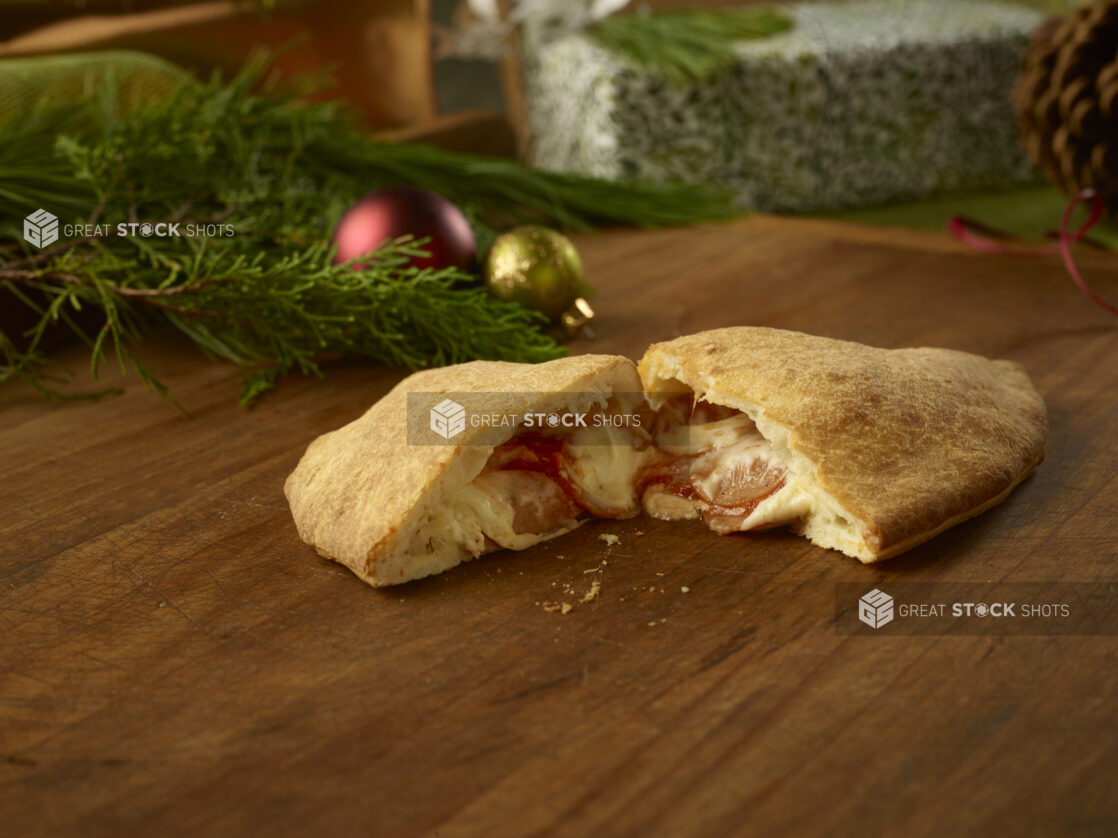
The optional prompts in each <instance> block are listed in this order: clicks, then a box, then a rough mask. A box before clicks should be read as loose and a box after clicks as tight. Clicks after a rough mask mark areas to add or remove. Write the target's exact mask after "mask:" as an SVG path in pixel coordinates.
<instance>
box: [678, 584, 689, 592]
mask: <svg viewBox="0 0 1118 838" xmlns="http://www.w3.org/2000/svg"><path fill="white" fill-rule="evenodd" d="M679 592H680V593H683V594H689V593H691V589H690V588H688V587H687V586H686V585H684V586H683V587H681V588H680V589H679Z"/></svg>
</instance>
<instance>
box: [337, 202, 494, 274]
mask: <svg viewBox="0 0 1118 838" xmlns="http://www.w3.org/2000/svg"><path fill="white" fill-rule="evenodd" d="M407 235H411V236H414V237H415V238H417V239H430V241H428V242H426V243H425V244H424V245H422V248H423V250H426V251H427V252H428V253H430V254H431V255H430V256H429V257H427V258H422V257H418V256H417V257H413V258H412V265H414V266H415V267H417V268H460V269H462V270H468V269H469V268H470V267H471V265H473V262H474V257H475V256H476V255H477V244H476V242H475V241H474V233H473V230H471V229H470V224H469V222H467V221H466V216H464V215H463V214H462V211H461V210H460V209H458V207H456V206H454V204H452V203H451V202H450V201H448V200H447V199H446V198H444V197H443V196H442V195H439V194H437V193H435V192H431V191H429V190H427V189H416V188H414V187H410V186H396V187H392V188H389V189H379V190H377V191H376V192H370V193H369V194H368V195H366V196H365V197H364V198H362V199H361V200H360V201H358V202H357V203H356V204H354V205H353V206H352V207H350V208H349V209H348V210H346V212H345V214H344V215H343V216H342V218H341V220H340V221H339V222H338V227H337V229H336V230H335V231H334V244H336V245H337V247H338V255H337V256H336V257H335V259H334V261H335V263H340V262H347V261H349V260H350V259H353V258H355V257H357V256H361V255H363V254H366V253H368V252H369V251H371V250H375V249H376V248H377V247H379V246H380V245H382V244H384V242H386V241H388V240H390V239H396V238H399V237H400V236H407ZM355 265H356V266H357V267H364V265H362V264H361V263H360V262H358V263H355Z"/></svg>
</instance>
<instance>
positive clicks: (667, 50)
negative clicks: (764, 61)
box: [588, 9, 792, 84]
mask: <svg viewBox="0 0 1118 838" xmlns="http://www.w3.org/2000/svg"><path fill="white" fill-rule="evenodd" d="M791 26H792V21H791V20H790V19H789V18H788V16H787V15H784V14H781V13H780V12H777V11H773V10H771V9H722V10H718V9H682V10H679V11H674V12H660V13H658V14H633V15H616V16H611V17H607V18H604V19H602V20H600V21H598V22H597V23H595V24H594V25H593V26H591V27H590V29H589V30H588V31H589V35H590V37H591V38H593V39H594V40H595V41H597V42H598V43H599V44H601V45H602V46H604V47H606V48H607V49H609V50H612V51H614V52H616V53H618V54H620V55H624V56H625V57H627V58H628V59H629V60H631V61H633V62H635V63H636V64H638V65H639V66H641V67H642V68H643V69H645V70H646V71H648V72H651V73H656V74H659V75H661V76H663V77H665V78H667V79H669V80H671V81H672V82H675V83H677V84H692V83H699V84H701V83H702V82H704V81H707V80H708V79H710V78H711V77H712V76H715V75H717V74H718V73H719V72H722V71H723V70H725V69H726V68H727V67H728V66H730V65H731V64H732V63H733V61H734V58H735V45H736V44H738V43H739V42H741V41H747V40H751V39H754V38H767V37H770V36H772V35H776V34H779V33H780V32H783V31H785V30H787V29H789V28H790V27H791Z"/></svg>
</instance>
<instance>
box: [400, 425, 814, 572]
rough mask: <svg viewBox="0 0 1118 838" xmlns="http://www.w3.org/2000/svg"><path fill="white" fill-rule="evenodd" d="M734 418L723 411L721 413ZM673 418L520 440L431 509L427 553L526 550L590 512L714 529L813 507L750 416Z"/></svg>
mask: <svg viewBox="0 0 1118 838" xmlns="http://www.w3.org/2000/svg"><path fill="white" fill-rule="evenodd" d="M727 412H729V411H726V410H723V411H721V413H722V414H725V413H727ZM694 418H698V419H699V420H700V421H697V422H694V423H691V424H689V423H687V417H684V418H683V420H682V422H680V421H675V422H671V423H668V425H667V426H666V427H664V428H661V430H660V431H659V432H658V433H657V435H656V439H655V443H654V444H653V442H652V441H650V439H649V438H648V435H647V434H644V433H643V432H640V431H637V430H633V429H631V428H627V427H614V426H611V425H603V426H591V427H588V428H579V429H577V430H575V431H573V432H571V433H569V434H566V435H564V436H562V437H559V436H554V435H553V436H525V437H517V438H514V439H513V440H510V442H509V443H506V444H505V445H504V446H500V447H499V448H498V449H496V450H495V451H494V453H493V455H492V456H491V457H490V460H489V463H488V464H487V465H486V467H485V469H484V470H483V471H482V472H481V474H479V475H478V476H477V477H476V478H475V479H474V480H473V481H472V482H470V483H469V484H467V485H466V486H464V487H462V488H461V489H459V490H458V491H457V492H456V493H454V495H453V496H452V497H451V498H449V499H448V501H447V502H446V503H444V504H442V505H441V506H440V507H439V508H438V509H437V510H435V511H434V512H433V513H432V514H431V516H430V518H429V520H428V522H427V525H426V526H425V527H424V528H423V531H422V532H421V533H420V540H421V541H422V542H424V543H425V546H426V551H427V552H428V553H433V552H442V551H444V550H450V549H461V550H464V551H465V552H467V553H469V554H471V555H473V556H480V555H482V554H483V553H486V552H490V551H492V550H497V549H501V548H506V549H513V550H520V549H524V548H525V547H529V546H531V545H533V544H536V543H538V542H540V541H543V540H546V539H549V538H554V537H555V536H558V535H561V534H563V533H565V532H569V531H571V530H572V529H574V528H576V527H577V526H578V525H579V524H580V523H581V522H582V520H585V517H586V516H587V515H593V516H595V517H602V518H627V517H630V516H632V515H636V514H637V513H638V512H640V510H641V508H642V506H643V508H644V510H645V511H646V512H647V513H648V514H650V515H652V516H653V517H656V518H662V519H667V520H676V519H683V518H695V517H702V518H703V520H704V521H705V522H706V523H707V525H708V526H710V528H711V529H713V530H714V531H716V532H719V533H728V532H737V531H743V530H751V529H762V528H767V527H775V526H781V525H783V524H789V523H793V522H795V521H798V520H800V519H802V518H804V517H805V516H806V515H807V514H808V513H809V511H810V510H811V505H812V501H811V498H810V496H809V495H808V493H807V492H806V491H805V490H804V488H803V487H802V485H801V481H799V480H798V479H796V478H794V477H793V476H792V475H791V474H790V473H789V471H788V469H787V467H786V466H785V464H784V463H783V462H782V461H781V460H780V458H779V456H778V455H777V454H776V452H775V451H774V450H773V448H772V446H771V445H770V444H769V442H768V440H766V439H765V438H764V437H763V436H762V435H761V434H760V433H759V432H758V431H757V428H756V426H755V425H754V424H753V422H752V421H751V420H750V419H749V417H748V416H746V415H744V414H741V413H733V414H732V415H729V416H726V417H725V418H719V419H715V420H714V421H702V420H704V419H706V418H709V417H708V416H706V415H704V414H702V413H700V414H699V415H697V416H695V417H694Z"/></svg>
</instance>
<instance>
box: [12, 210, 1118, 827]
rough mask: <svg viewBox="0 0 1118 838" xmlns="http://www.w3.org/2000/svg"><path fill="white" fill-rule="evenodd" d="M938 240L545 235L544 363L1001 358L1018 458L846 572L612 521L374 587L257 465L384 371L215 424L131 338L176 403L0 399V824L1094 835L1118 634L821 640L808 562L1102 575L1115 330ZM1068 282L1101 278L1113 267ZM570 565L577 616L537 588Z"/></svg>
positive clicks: (714, 231)
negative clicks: (560, 318)
mask: <svg viewBox="0 0 1118 838" xmlns="http://www.w3.org/2000/svg"><path fill="white" fill-rule="evenodd" d="M943 241H944V240H943V239H942V238H941V237H935V236H920V235H915V236H904V235H896V236H895V235H894V234H892V233H889V234H885V235H879V236H878V237H877V238H876V239H875V238H873V237H872V236H870V237H867V236H866V235H851V234H850V228H848V227H845V226H843V225H827V224H819V223H814V222H807V223H799V222H791V221H785V222H782V221H773V220H771V219H764V218H756V219H752V220H749V221H745V222H738V223H733V224H729V225H725V226H719V227H709V228H700V229H691V230H672V231H661V232H618V233H608V234H598V235H592V236H584V237H582V238H581V239H580V240H579V246H580V249H581V251H582V253H583V255H584V258H585V262H586V264H587V266H588V271H589V274H590V279H591V280H592V281H593V282H594V283H595V284H596V285H597V286H598V288H599V294H598V295H597V296H596V298H595V307H596V308H597V310H598V313H599V316H598V318H597V319H596V320H595V323H594V332H595V335H594V336H593V337H583V338H581V339H579V340H578V341H577V342H576V343H575V345H574V349H575V350H576V351H602V352H622V353H626V354H629V355H630V356H633V357H638V356H639V355H640V353H641V352H642V351H643V349H644V347H645V346H646V345H647V344H648V343H649V342H651V341H653V340H657V339H662V338H668V337H671V336H673V335H678V334H682V333H686V332H691V331H695V330H698V329H703V328H708V327H714V326H722V325H729V324H740V323H753V324H761V325H771V326H780V327H786V328H793V329H802V330H807V331H812V332H816V333H819V334H824V335H830V336H834V337H839V338H851V339H858V340H862V341H865V342H868V343H874V344H879V345H883V346H901V345H917V344H932V345H944V346H953V347H957V348H961V349H966V350H972V351H977V352H982V353H985V354H989V355H993V356H997V357H1004V358H1012V359H1015V360H1017V361H1020V362H1021V363H1023V364H1024V365H1025V367H1026V368H1027V369H1028V371H1029V373H1030V375H1031V376H1032V377H1033V380H1034V382H1035V383H1036V385H1037V387H1038V389H1039V390H1040V391H1041V392H1042V394H1043V395H1044V396H1045V398H1046V399H1047V401H1048V405H1049V409H1050V415H1051V422H1052V432H1051V440H1050V446H1049V454H1048V459H1047V461H1046V462H1045V463H1044V465H1043V466H1042V467H1041V468H1040V470H1039V471H1038V472H1037V474H1036V475H1035V476H1034V477H1033V478H1031V479H1030V480H1029V481H1027V482H1026V484H1025V485H1023V486H1022V487H1021V488H1020V489H1019V490H1018V491H1017V492H1015V493H1014V495H1013V496H1012V497H1011V498H1010V499H1009V500H1008V501H1007V502H1006V503H1005V504H1003V505H1002V506H1000V507H998V508H996V509H994V510H992V511H991V512H989V513H988V514H986V515H983V516H982V517H980V518H979V519H976V520H973V521H971V522H968V523H966V524H963V525H961V526H959V527H957V528H955V529H954V530H951V531H949V532H948V533H946V534H945V535H943V536H941V537H939V538H936V539H934V540H933V541H931V542H929V543H928V544H925V545H923V546H921V547H919V548H918V549H916V550H913V551H912V552H910V553H908V554H906V555H905V556H903V557H901V558H898V559H895V560H892V561H890V562H888V563H886V564H884V565H882V566H878V567H864V566H861V565H859V564H858V563H857V562H855V561H853V560H849V559H846V558H843V557H842V556H840V555H838V554H836V553H831V552H825V551H822V550H819V549H816V548H814V547H812V546H811V545H810V544H808V543H807V542H805V541H803V540H801V539H798V538H796V537H793V536H791V535H789V534H786V533H781V532H768V533H763V534H757V535H752V536H748V535H747V536H741V537H737V536H734V537H718V536H714V535H712V534H710V533H708V532H706V531H705V530H704V529H703V527H702V526H700V525H696V524H687V523H684V524H671V525H669V524H664V523H661V522H656V521H652V520H649V519H636V520H633V521H626V522H601V523H592V524H589V525H587V526H585V527H583V528H582V529H580V530H579V531H577V532H576V533H574V534H572V535H570V536H569V537H567V538H565V539H563V540H560V541H555V542H550V543H548V544H545V545H542V546H540V547H539V548H536V549H532V550H529V551H525V552H523V553H508V552H505V553H500V554H496V555H493V556H490V557H487V558H485V559H483V560H480V561H477V562H475V563H472V564H470V565H467V566H463V567H461V568H458V569H456V570H454V571H451V572H449V573H446V574H444V575H442V576H439V577H437V578H434V579H429V580H424V581H421V582H418V583H413V584H410V585H407V586H403V587H401V588H397V589H389V590H384V591H377V590H373V589H371V588H369V587H367V586H365V585H364V584H362V583H361V582H359V581H358V580H357V579H356V578H355V577H354V576H352V575H351V574H350V573H349V572H348V571H346V570H344V569H343V568H341V567H340V566H336V565H333V564H332V563H330V562H327V561H325V560H324V559H321V558H319V557H318V556H317V555H315V553H314V552H313V551H312V550H310V549H309V548H307V547H306V546H304V545H303V544H301V543H300V541H299V539H298V537H297V535H296V533H295V528H294V526H293V525H292V523H291V520H290V517H289V514H288V511H287V508H286V504H285V502H284V499H283V495H282V483H283V480H284V478H285V477H286V475H287V473H288V472H289V471H290V470H291V468H292V467H293V466H294V464H295V462H296V461H297V459H298V458H299V456H300V455H301V453H302V450H303V448H304V447H305V446H306V444H307V443H308V442H309V441H310V440H311V439H313V438H314V437H315V436H316V435H318V434H320V433H322V432H324V431H326V430H329V429H332V428H334V427H336V426H338V425H340V424H342V423H343V422H345V421H348V420H349V419H351V418H353V417H355V416H357V415H358V414H360V413H361V412H362V411H363V410H364V409H365V408H366V407H367V406H368V405H369V404H370V403H371V402H373V401H374V400H375V399H376V398H377V397H378V396H380V395H381V394H382V393H384V392H385V391H386V390H387V388H388V387H390V386H391V385H392V384H393V383H394V382H395V381H396V380H397V379H398V377H399V375H400V374H401V372H400V371H398V370H387V369H381V368H376V367H374V366H371V365H366V364H357V363H339V364H334V365H333V366H331V367H330V369H329V370H328V375H327V377H326V379H325V380H324V381H319V380H316V379H311V378H307V379H302V378H296V379H292V380H289V381H286V382H284V383H283V384H282V386H281V387H280V388H279V390H278V391H277V392H275V393H274V394H272V395H269V396H268V397H266V398H265V399H263V400H262V401H261V402H260V403H259V405H258V406H257V407H255V408H254V409H252V410H249V411H245V410H242V409H241V408H239V407H238V406H237V404H236V395H237V391H238V373H237V371H236V370H234V369H231V368H229V367H227V366H222V365H214V364H210V363H208V362H206V361H204V360H202V359H201V358H199V356H198V355H197V354H196V353H195V352H194V351H193V350H192V349H190V348H189V347H187V346H185V345H183V344H182V343H180V342H178V341H176V340H175V339H173V338H165V339H159V340H157V341H155V342H154V343H153V345H152V350H151V356H152V357H151V362H152V363H154V364H155V366H156V367H157V369H158V370H159V371H160V372H161V373H162V374H163V376H164V378H165V380H166V381H167V383H169V384H170V385H171V388H172V390H173V392H174V393H175V395H176V396H177V397H178V398H179V399H180V400H181V401H182V403H183V404H184V405H185V406H186V407H187V408H188V409H189V410H190V411H191V412H192V414H193V417H192V418H190V419H187V418H184V417H183V416H181V415H180V414H178V413H177V412H176V411H175V410H174V409H173V408H171V407H169V406H168V405H166V404H164V403H163V402H161V401H160V400H159V399H158V398H156V397H154V396H151V395H149V394H147V393H145V392H144V391H143V390H142V388H141V387H140V386H138V385H136V384H135V383H134V382H133V381H128V384H127V386H128V390H127V392H126V394H125V395H123V396H121V397H119V398H115V399H108V400H105V401H103V402H100V403H97V404H80V403H79V404H67V405H62V406H48V405H44V404H41V403H40V402H38V401H37V400H36V398H35V397H34V396H33V395H31V394H30V393H28V392H26V391H24V390H23V389H21V388H19V387H16V386H9V387H8V388H6V389H3V390H0V403H2V405H3V407H4V410H3V412H0V453H2V458H0V509H2V510H3V513H4V514H3V515H2V516H0V545H2V546H0V575H2V576H3V584H2V585H0V632H2V634H0V637H2V638H3V651H2V652H0V655H2V657H0V811H2V813H3V815H2V817H3V824H4V825H3V832H4V833H5V834H8V835H21V836H22V835H35V834H69V835H81V836H100V835H155V834H163V835H171V836H174V835H188V834H207V835H237V834H271V835H299V836H304V835H308V834H313V835H317V834H343V835H377V836H380V835H385V836H406V835H439V836H454V835H487V836H490V835H540V834H549V835H564V836H565V835H570V836H588V835H594V836H601V835H641V836H644V835H650V836H678V835H702V836H707V835H710V836H719V835H764V836H778V835H814V834H835V835H840V834H857V835H859V836H865V835H880V834H895V835H906V836H908V835H928V836H940V835H950V834H990V835H1004V834H1015V833H1016V834H1028V835H1057V834H1062V835H1073V834H1074V835H1113V834H1116V831H1118V802H1116V800H1115V788H1116V787H1118V738H1116V733H1118V715H1116V714H1115V712H1114V696H1115V695H1118V666H1116V664H1118V640H1116V639H1115V638H1114V637H960V636H948V637H873V636H869V637H863V636H853V637H849V636H838V635H837V634H836V633H835V630H834V627H833V624H832V620H833V616H834V583H835V582H840V581H854V582H863V583H865V584H867V586H868V585H877V584H881V583H888V582H890V581H898V580H941V579H943V580H954V581H965V580H986V581H998V580H1029V581H1036V580H1065V581H1068V580H1077V581H1083V582H1100V583H1101V582H1113V581H1115V580H1118V544H1116V539H1115V535H1116V532H1115V522H1116V521H1118V477H1116V475H1118V446H1116V445H1115V443H1114V439H1115V437H1114V433H1115V430H1116V429H1118V365H1116V364H1115V360H1116V358H1118V327H1116V324H1115V321H1114V319H1113V318H1111V317H1110V316H1108V315H1107V314H1106V313H1105V312H1103V311H1101V310H1099V309H1097V308H1096V307H1094V306H1092V305H1091V304H1090V303H1088V302H1087V301H1086V300H1085V298H1083V297H1082V295H1080V294H1079V293H1078V292H1077V291H1075V289H1074V288H1073V287H1072V286H1071V284H1070V283H1069V281H1068V280H1067V279H1066V277H1065V276H1064V274H1063V272H1062V270H1061V268H1060V267H1059V265H1058V264H1057V263H1056V262H1054V261H1047V260H1026V259H1009V258H1001V257H988V256H978V255H974V254H970V253H966V252H962V251H960V250H958V249H956V248H953V247H950V246H947V247H945V246H943V244H942V243H943ZM925 243H927V246H924V244H925ZM1090 273H1091V276H1092V280H1093V281H1094V282H1095V284H1096V286H1097V288H1098V290H1099V291H1100V292H1102V293H1104V294H1107V295H1109V296H1110V297H1111V298H1112V299H1115V298H1118V264H1115V263H1114V262H1109V263H1106V262H1105V261H1102V260H1096V263H1093V264H1092V268H1091V271H1090ZM63 357H64V358H65V359H66V360H68V361H69V362H70V363H71V365H72V366H74V367H75V368H80V367H81V366H82V363H83V361H82V356H81V353H80V352H77V351H74V350H71V351H68V353H64V355H63ZM105 372H106V375H105V383H107V384H112V383H116V382H117V380H118V379H119V378H120V375H119V373H117V372H116V371H114V370H111V369H107V370H106V371H105ZM883 491H887V487H883ZM603 533H615V534H617V535H619V536H620V538H621V541H620V543H619V544H617V545H616V546H614V547H607V545H606V544H605V543H604V542H603V541H601V540H599V538H598V536H599V535H600V534H603ZM642 533H643V534H642ZM595 567H599V568H601V569H602V572H601V574H600V577H598V578H600V579H601V581H602V590H601V595H600V597H599V598H598V599H597V600H595V601H593V602H591V603H589V604H576V608H575V609H574V610H573V611H572V612H571V613H570V614H567V615H560V614H555V613H548V612H546V611H544V610H543V608H542V607H541V605H539V604H537V603H544V602H549V601H559V600H568V601H572V602H575V601H576V600H577V596H580V595H581V594H582V593H584V592H585V591H586V590H588V589H589V586H590V580H591V579H592V578H596V574H586V573H584V571H586V570H588V569H590V568H595ZM568 584H569V585H570V586H572V587H573V589H574V590H575V591H576V596H574V597H572V596H571V595H569V594H565V593H564V592H563V586H564V585H568ZM683 587H686V588H688V589H689V591H688V592H687V593H684V592H683V591H682V588H683Z"/></svg>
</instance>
